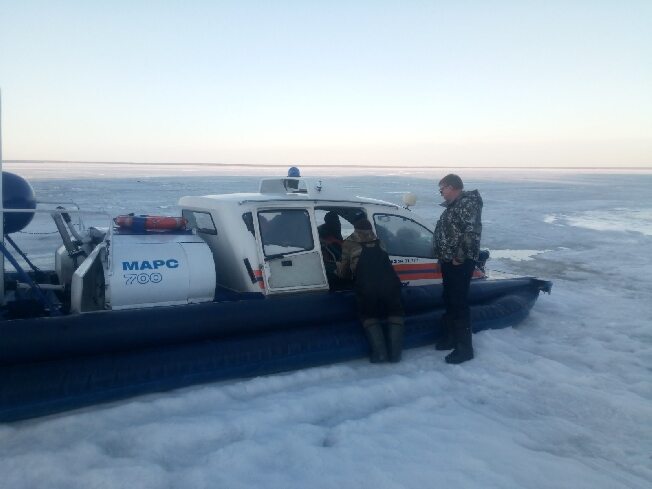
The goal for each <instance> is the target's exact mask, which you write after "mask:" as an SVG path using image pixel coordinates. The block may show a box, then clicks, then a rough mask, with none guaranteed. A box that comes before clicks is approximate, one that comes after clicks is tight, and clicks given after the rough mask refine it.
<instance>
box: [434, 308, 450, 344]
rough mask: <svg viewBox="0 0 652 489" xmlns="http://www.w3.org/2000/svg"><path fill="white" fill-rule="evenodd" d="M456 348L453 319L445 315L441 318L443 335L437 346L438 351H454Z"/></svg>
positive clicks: (440, 336)
mask: <svg viewBox="0 0 652 489" xmlns="http://www.w3.org/2000/svg"><path fill="white" fill-rule="evenodd" d="M453 348H455V332H454V324H453V318H452V317H450V316H449V315H448V314H446V313H444V315H443V316H442V317H441V334H440V335H439V339H438V340H437V343H436V344H435V349H437V350H452V349H453Z"/></svg>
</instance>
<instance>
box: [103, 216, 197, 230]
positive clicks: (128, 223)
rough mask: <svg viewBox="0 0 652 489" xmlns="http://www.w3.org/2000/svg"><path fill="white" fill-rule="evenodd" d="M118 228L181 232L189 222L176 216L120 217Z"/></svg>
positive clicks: (117, 222)
mask: <svg viewBox="0 0 652 489" xmlns="http://www.w3.org/2000/svg"><path fill="white" fill-rule="evenodd" d="M113 222H114V223H115V224H116V226H118V227H120V228H122V229H131V230H133V231H180V230H184V229H186V224H188V220H187V219H186V218H185V217H174V216H118V217H115V218H114V219H113Z"/></svg>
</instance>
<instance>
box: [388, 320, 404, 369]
mask: <svg viewBox="0 0 652 489" xmlns="http://www.w3.org/2000/svg"><path fill="white" fill-rule="evenodd" d="M404 332H405V324H404V322H403V318H402V317H401V316H389V317H388V318H387V346H388V350H389V361H390V362H392V363H397V362H400V361H401V353H402V352H403V334H404Z"/></svg>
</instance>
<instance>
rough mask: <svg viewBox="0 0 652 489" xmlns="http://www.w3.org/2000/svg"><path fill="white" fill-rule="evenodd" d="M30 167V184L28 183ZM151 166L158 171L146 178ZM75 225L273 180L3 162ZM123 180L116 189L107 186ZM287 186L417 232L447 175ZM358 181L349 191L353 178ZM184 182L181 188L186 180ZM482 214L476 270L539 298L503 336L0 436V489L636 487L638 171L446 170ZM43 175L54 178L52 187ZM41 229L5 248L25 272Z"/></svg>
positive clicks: (648, 397)
mask: <svg viewBox="0 0 652 489" xmlns="http://www.w3.org/2000/svg"><path fill="white" fill-rule="evenodd" d="M39 168H40V169H39ZM157 168H162V170H160V171H159V170H157ZM5 170H8V171H13V172H15V173H19V174H23V175H25V176H27V177H29V178H30V179H31V182H32V184H33V186H34V188H35V190H36V193H37V196H38V198H39V199H40V200H47V201H54V200H65V201H74V202H76V203H77V204H79V205H80V207H81V208H82V209H86V210H90V211H96V212H98V214H95V215H93V214H85V215H84V220H85V222H86V223H87V224H88V225H107V224H108V215H112V216H114V215H117V214H120V213H124V212H136V213H150V214H178V212H179V210H178V208H177V207H176V202H177V200H178V198H179V197H180V196H182V195H203V194H215V193H225V192H243V191H244V192H246V191H256V189H257V182H258V176H260V175H266V176H268V175H270V174H274V173H276V174H282V169H267V170H262V169H247V170H246V171H242V168H233V169H230V170H228V169H224V168H217V169H215V168H213V169H211V170H210V171H207V170H206V169H205V168H203V169H202V168H196V167H192V168H188V170H191V172H192V175H191V174H190V173H191V172H182V171H181V170H179V169H178V168H176V167H174V168H171V167H167V166H160V167H154V166H150V167H142V166H140V167H139V166H131V167H128V168H127V170H124V169H123V168H122V167H120V169H116V166H115V165H95V166H90V165H89V166H86V167H82V166H80V167H79V168H78V170H75V168H73V167H72V166H70V165H67V166H66V169H65V170H63V171H62V170H60V168H56V167H54V168H53V167H52V166H51V165H50V166H48V165H42V166H41V167H39V166H38V165H31V166H30V165H28V164H18V163H16V164H8V165H6V166H5ZM123 170H124V171H123ZM342 172H343V170H342V169H337V170H330V171H329V170H326V169H323V168H321V169H317V168H315V169H308V170H306V169H304V173H307V174H308V173H309V175H308V176H311V177H321V178H322V183H323V185H324V186H325V187H326V186H329V185H331V186H337V187H338V188H340V189H344V190H347V191H350V192H351V193H353V194H357V195H366V196H369V197H374V198H380V199H384V200H390V201H394V202H397V203H400V194H401V193H403V192H408V191H410V192H413V193H414V194H416V195H417V197H418V201H417V204H416V206H415V207H414V208H413V210H414V212H416V213H419V214H422V215H425V216H428V218H429V219H430V220H431V221H432V222H434V221H435V220H436V219H437V217H438V215H439V213H440V212H441V207H439V206H438V205H437V204H438V203H439V195H438V192H437V186H436V181H437V178H438V177H441V176H443V174H445V172H446V170H441V171H439V170H438V171H433V170H414V171H412V170H405V169H403V170H392V171H390V170H387V171H380V170H375V171H373V173H375V175H370V173H372V171H370V170H364V169H356V170H355V171H350V172H348V176H338V175H337V173H342ZM365 172H366V173H367V174H365ZM195 173H196V175H195ZM459 173H460V174H461V176H462V177H463V178H464V180H465V183H466V186H467V188H469V189H473V188H478V189H479V190H480V192H481V194H482V196H483V199H484V202H485V207H484V215H483V217H484V234H483V239H482V244H483V247H485V248H488V249H490V250H494V251H495V252H494V257H493V258H492V259H491V260H490V262H489V264H488V267H489V268H490V269H494V270H499V271H504V272H509V273H517V274H525V275H535V276H538V277H541V278H545V279H549V280H552V281H553V282H554V286H553V290H552V295H550V296H548V295H542V296H541V297H540V298H539V300H538V302H537V304H536V305H535V307H534V309H533V310H532V312H531V314H530V316H529V317H528V318H527V319H526V320H525V321H524V322H523V323H521V324H520V325H519V326H518V327H516V328H508V329H503V330H492V331H484V332H481V333H479V334H476V335H475V336H474V343H475V348H476V358H475V359H474V360H473V361H471V362H468V363H465V364H462V365H459V366H451V365H447V364H446V363H444V361H443V357H444V355H445V352H438V351H435V350H434V348H433V347H425V348H419V349H415V350H408V351H406V352H405V355H404V360H403V361H402V362H401V363H400V364H396V365H371V364H369V363H368V362H367V361H364V360H359V361H353V362H348V363H342V364H336V365H330V366H325V367H319V368H312V369H306V370H301V371H295V372H287V373H283V374H277V375H271V376H267V377H258V378H253V379H241V380H235V381H229V382H220V383H214V384H207V385H198V386H194V387H191V388H186V389H181V390H177V391H173V392H165V393H160V394H156V395H148V396H141V397H138V398H133V399H129V400H125V401H120V402H116V403H112V404H105V405H99V406H94V407H91V408H86V409H83V410H79V411H75V412H68V413H62V414H59V415H55V416H51V417H47V418H41V419H34V420H28V421H24V422H20V423H13V424H4V425H0V475H1V477H0V481H1V482H0V486H1V487H3V488H11V489H18V488H30V489H34V488H71V489H73V488H80V489H81V488H83V489H87V488H123V487H138V488H157V489H159V488H177V487H192V488H216V487H224V488H253V487H256V488H258V487H265V488H305V487H310V488H315V489H316V488H367V487H368V488H387V489H390V488H419V489H422V488H432V487H458V488H483V489H487V488H501V489H504V488H515V489H516V488H519V489H520V488H541V489H543V488H546V489H547V488H549V489H558V488H562V487H564V488H565V487H568V488H587V489H588V488H590V489H596V488H604V489H612V488H641V489H642V488H648V487H652V381H651V378H652V305H651V301H650V297H651V295H652V253H651V252H650V250H652V232H651V227H652V219H651V217H650V216H651V215H652V173H650V172H638V173H637V174H625V173H623V174H619V173H617V172H601V173H598V172H595V173H591V172H588V171H584V172H572V171H552V170H551V171H511V172H510V171H500V172H497V171H489V170H483V171H479V170H460V172H459ZM54 177H56V178H54ZM48 219H49V218H48V217H47V216H39V217H37V218H35V220H34V222H33V224H32V225H30V227H28V228H27V229H25V232H23V233H19V234H16V235H14V238H15V239H16V241H17V242H18V243H19V244H20V245H21V246H24V248H25V249H26V250H27V251H28V253H29V256H30V258H32V259H34V261H35V262H37V263H38V264H40V265H46V264H48V262H50V263H51V262H52V261H53V258H52V254H53V251H54V248H55V247H56V246H57V245H58V240H57V235H56V234H29V233H52V232H53V231H54V226H53V225H52V224H51V223H50V222H49V220H48Z"/></svg>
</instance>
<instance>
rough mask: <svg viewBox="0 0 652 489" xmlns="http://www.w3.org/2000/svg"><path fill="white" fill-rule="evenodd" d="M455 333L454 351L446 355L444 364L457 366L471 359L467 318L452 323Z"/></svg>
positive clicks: (469, 326)
mask: <svg viewBox="0 0 652 489" xmlns="http://www.w3.org/2000/svg"><path fill="white" fill-rule="evenodd" d="M453 327H454V331H455V349H454V350H453V351H452V352H451V353H449V354H448V355H446V363H452V364H458V363H463V362H466V361H468V360H471V359H472V358H473V344H472V339H471V338H472V337H471V322H470V320H469V319H468V318H466V319H456V320H455V321H454V323H453Z"/></svg>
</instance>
